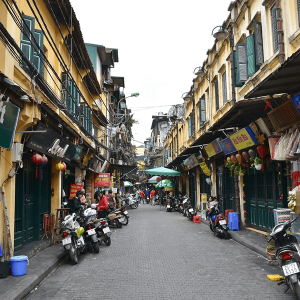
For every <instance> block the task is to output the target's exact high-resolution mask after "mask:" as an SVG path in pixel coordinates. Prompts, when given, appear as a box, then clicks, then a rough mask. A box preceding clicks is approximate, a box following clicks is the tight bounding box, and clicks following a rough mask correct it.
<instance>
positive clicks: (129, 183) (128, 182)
mask: <svg viewBox="0 0 300 300" xmlns="http://www.w3.org/2000/svg"><path fill="white" fill-rule="evenodd" d="M129 186H133V184H132V183H131V182H130V181H124V187H129Z"/></svg>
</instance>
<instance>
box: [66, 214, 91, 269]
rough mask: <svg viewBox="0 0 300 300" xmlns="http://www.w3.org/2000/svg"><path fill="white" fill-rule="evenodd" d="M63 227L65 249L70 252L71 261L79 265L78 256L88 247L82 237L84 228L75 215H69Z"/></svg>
mask: <svg viewBox="0 0 300 300" xmlns="http://www.w3.org/2000/svg"><path fill="white" fill-rule="evenodd" d="M61 226H62V227H63V228H62V230H61V234H62V244H63V246H64V249H65V251H68V252H69V257H70V260H71V261H72V262H73V263H74V264H77V263H78V256H79V255H80V253H84V252H85V251H86V249H87V245H86V243H85V240H84V238H83V236H82V235H83V233H84V228H83V227H80V225H79V223H78V221H77V215H76V214H75V213H73V214H71V215H67V216H66V217H65V218H64V220H63V222H62V223H61Z"/></svg>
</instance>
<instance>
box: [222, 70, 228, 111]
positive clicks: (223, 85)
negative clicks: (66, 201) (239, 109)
mask: <svg viewBox="0 0 300 300" xmlns="http://www.w3.org/2000/svg"><path fill="white" fill-rule="evenodd" d="M222 88H223V105H224V104H225V102H226V101H227V78H226V72H224V73H223V75H222Z"/></svg>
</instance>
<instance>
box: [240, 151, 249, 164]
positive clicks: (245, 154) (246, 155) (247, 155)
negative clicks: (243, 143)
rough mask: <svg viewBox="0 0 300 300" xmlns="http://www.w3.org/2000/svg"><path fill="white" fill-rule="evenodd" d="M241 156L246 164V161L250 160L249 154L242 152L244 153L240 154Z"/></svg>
mask: <svg viewBox="0 0 300 300" xmlns="http://www.w3.org/2000/svg"><path fill="white" fill-rule="evenodd" d="M242 155H243V157H244V159H245V161H246V162H248V161H249V160H250V157H249V153H248V152H246V151H244V152H243V153H242Z"/></svg>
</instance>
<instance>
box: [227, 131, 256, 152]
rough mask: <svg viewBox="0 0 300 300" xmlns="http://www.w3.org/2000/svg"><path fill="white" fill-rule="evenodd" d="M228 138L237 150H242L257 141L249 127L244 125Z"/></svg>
mask: <svg viewBox="0 0 300 300" xmlns="http://www.w3.org/2000/svg"><path fill="white" fill-rule="evenodd" d="M230 140H231V142H232V144H233V145H234V147H235V148H236V149H237V150H242V149H245V148H248V147H251V146H254V145H255V144H257V143H258V141H257V139H256V137H255V135H254V133H253V131H252V130H251V128H250V127H246V128H244V129H242V130H240V131H238V132H237V133H235V134H233V135H231V136H230Z"/></svg>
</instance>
